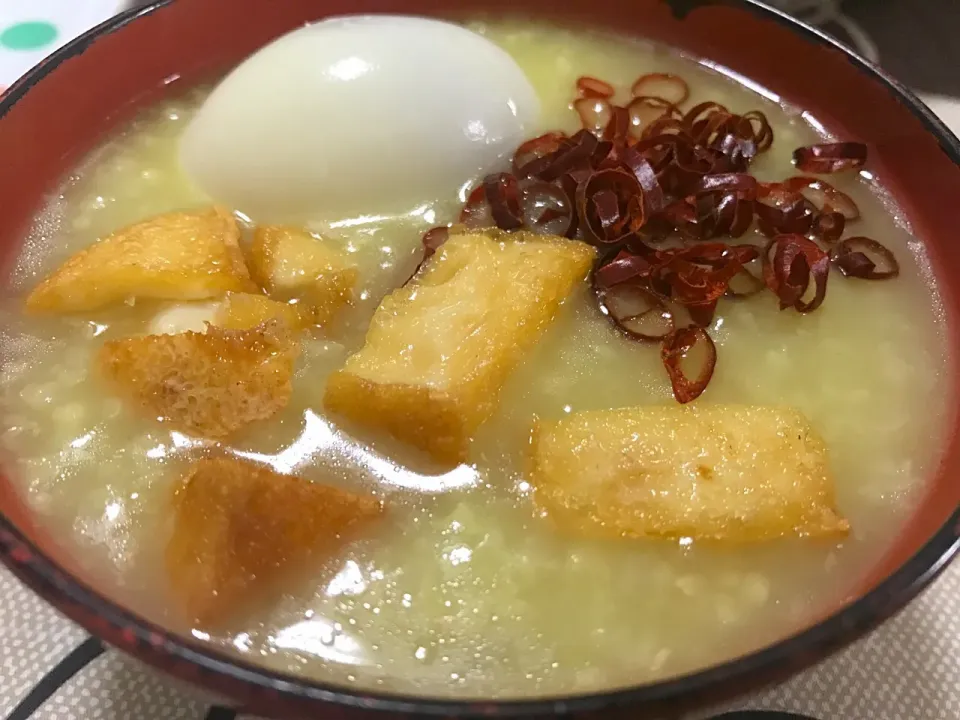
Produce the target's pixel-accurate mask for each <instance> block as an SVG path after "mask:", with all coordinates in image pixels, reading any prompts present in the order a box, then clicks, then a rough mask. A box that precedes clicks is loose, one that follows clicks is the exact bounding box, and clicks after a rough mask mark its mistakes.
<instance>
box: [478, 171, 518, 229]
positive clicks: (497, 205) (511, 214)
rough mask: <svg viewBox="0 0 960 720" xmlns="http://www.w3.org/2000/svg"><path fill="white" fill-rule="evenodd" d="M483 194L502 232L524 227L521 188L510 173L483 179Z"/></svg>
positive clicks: (496, 174)
mask: <svg viewBox="0 0 960 720" xmlns="http://www.w3.org/2000/svg"><path fill="white" fill-rule="evenodd" d="M483 192H484V195H485V196H486V198H487V202H488V203H490V212H491V214H492V215H493V221H494V222H495V223H496V224H497V227H498V228H500V229H501V230H519V229H520V228H522V227H523V208H522V207H521V206H520V188H519V185H518V184H517V179H516V178H515V177H514V176H513V175H511V174H510V173H493V174H491V175H487V176H486V177H485V178H484V179H483Z"/></svg>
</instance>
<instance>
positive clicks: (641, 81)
mask: <svg viewBox="0 0 960 720" xmlns="http://www.w3.org/2000/svg"><path fill="white" fill-rule="evenodd" d="M630 93H631V94H632V95H633V96H634V97H640V96H642V95H645V96H648V97H656V98H660V99H661V100H666V101H667V102H668V103H670V104H672V105H680V104H682V103H684V102H686V100H687V98H689V97H690V86H689V85H687V81H686V80H684V79H683V78H682V77H680V76H679V75H673V74H672V73H647V74H646V75H641V76H640V77H638V78H637V79H636V80H635V81H634V83H633V86H632V87H631V88H630Z"/></svg>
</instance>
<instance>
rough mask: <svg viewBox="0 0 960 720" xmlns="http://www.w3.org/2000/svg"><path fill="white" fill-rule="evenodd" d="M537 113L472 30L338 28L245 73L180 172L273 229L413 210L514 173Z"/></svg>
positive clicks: (295, 36)
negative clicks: (503, 172)
mask: <svg viewBox="0 0 960 720" xmlns="http://www.w3.org/2000/svg"><path fill="white" fill-rule="evenodd" d="M539 112H540V109H539V101H538V99H537V95H536V92H535V91H534V89H533V87H532V86H531V84H530V82H529V81H528V80H527V77H526V76H525V75H524V73H523V71H522V70H521V69H520V68H519V67H518V66H517V64H516V63H515V62H514V61H513V59H512V58H511V57H510V56H509V55H508V54H507V53H506V52H505V51H503V50H502V49H501V48H499V47H498V46H497V45H495V44H493V43H492V42H490V41H489V40H487V39H486V38H484V37H482V36H480V35H478V34H476V33H474V32H471V31H470V30H467V29H466V28H463V27H461V26H459V25H454V24H452V23H447V22H442V21H438V20H430V19H426V18H419V17H406V16H396V15H358V16H344V17H336V18H331V19H328V20H324V21H321V22H318V23H315V24H313V25H308V26H305V27H302V28H299V29H297V30H295V31H293V32H291V33H289V34H287V35H285V36H283V37H281V38H279V39H277V40H276V41H274V42H272V43H271V44H269V45H267V46H265V47H263V48H262V49H260V50H259V51H257V52H256V53H255V54H254V55H252V56H251V57H249V58H248V59H247V60H245V61H244V62H243V63H242V64H240V65H239V66H238V67H237V68H236V69H234V70H233V71H232V72H231V73H230V74H229V75H228V76H227V77H226V78H225V79H224V80H223V81H222V82H221V83H220V84H219V85H218V86H217V87H216V88H215V89H214V90H213V92H212V93H211V94H210V95H209V97H208V98H207V99H206V101H205V102H204V103H203V105H202V106H201V107H200V109H199V111H198V113H197V115H196V116H195V117H194V119H193V120H192V121H191V123H190V124H189V125H188V127H187V129H186V130H185V133H184V135H183V137H182V140H181V146H180V152H181V164H182V165H183V167H184V169H185V170H186V172H187V174H188V176H189V177H191V178H192V180H193V181H194V182H195V183H196V184H197V185H198V186H199V187H200V188H201V189H202V190H203V191H204V192H205V193H206V194H207V195H209V196H210V197H211V199H213V200H214V201H216V202H219V203H223V204H226V205H229V206H230V207H233V208H234V209H237V210H239V211H241V212H243V213H245V214H247V215H249V216H250V217H252V218H253V219H255V220H257V221H261V222H265V221H267V222H294V221H310V220H314V219H317V218H321V219H323V218H347V217H356V216H362V215H371V214H396V213H403V212H410V211H411V210H412V209H414V208H416V207H417V206H422V205H423V204H424V203H429V202H433V201H436V200H443V199H445V198H450V199H451V200H452V199H454V198H455V197H456V196H457V194H458V193H461V192H463V188H464V186H466V185H468V184H470V183H472V182H474V181H476V180H477V179H478V178H479V177H480V176H481V175H482V174H484V173H487V172H491V171H494V170H496V169H497V168H498V167H503V168H506V166H507V164H508V162H509V159H510V157H511V156H512V153H513V151H514V149H515V148H516V147H517V146H518V145H519V144H520V143H521V142H522V141H523V140H524V138H525V137H527V136H528V135H529V134H530V132H531V130H532V129H533V128H534V127H535V125H536V123H537V121H538V117H539Z"/></svg>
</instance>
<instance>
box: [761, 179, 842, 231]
mask: <svg viewBox="0 0 960 720" xmlns="http://www.w3.org/2000/svg"><path fill="white" fill-rule="evenodd" d="M779 185H780V187H781V188H784V189H786V190H788V191H795V192H799V193H802V194H803V196H804V197H805V198H807V200H809V201H810V202H811V203H813V206H814V207H815V208H817V210H820V211H821V212H824V211H830V210H836V211H837V212H839V213H840V214H842V215H843V217H844V219H846V220H848V221H852V220H857V219H859V218H860V208H859V207H857V204H856V203H855V202H854V201H853V198H851V197H850V196H849V195H847V194H846V193H845V192H841V191H840V190H837V189H836V188H835V187H834V186H833V185H831V184H830V183H828V182H827V181H826V180H821V179H820V178H812V177H805V176H803V175H794V176H793V177H790V178H787V179H786V180H784V181H783V182H782V183H780V184H779Z"/></svg>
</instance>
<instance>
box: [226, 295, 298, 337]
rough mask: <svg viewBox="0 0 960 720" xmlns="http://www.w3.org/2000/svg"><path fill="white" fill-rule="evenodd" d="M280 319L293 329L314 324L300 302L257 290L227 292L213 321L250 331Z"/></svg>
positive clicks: (232, 328) (227, 326) (234, 328)
mask: <svg viewBox="0 0 960 720" xmlns="http://www.w3.org/2000/svg"><path fill="white" fill-rule="evenodd" d="M276 319H279V320H282V321H283V322H285V323H286V324H287V326H288V327H289V328H290V329H291V330H302V329H303V328H305V327H307V326H308V325H310V324H311V318H310V317H309V313H306V312H304V311H302V309H301V308H300V306H299V305H291V304H289V303H283V302H278V301H276V300H271V299H270V298H268V297H267V296H266V295H259V294H254V293H227V296H226V297H225V298H224V299H223V302H221V303H220V306H219V307H218V308H217V313H216V315H215V317H214V319H213V324H214V325H217V326H218V327H222V328H229V329H231V330H248V329H250V328H255V327H257V326H258V325H262V324H263V323H265V322H268V321H270V320H276Z"/></svg>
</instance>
